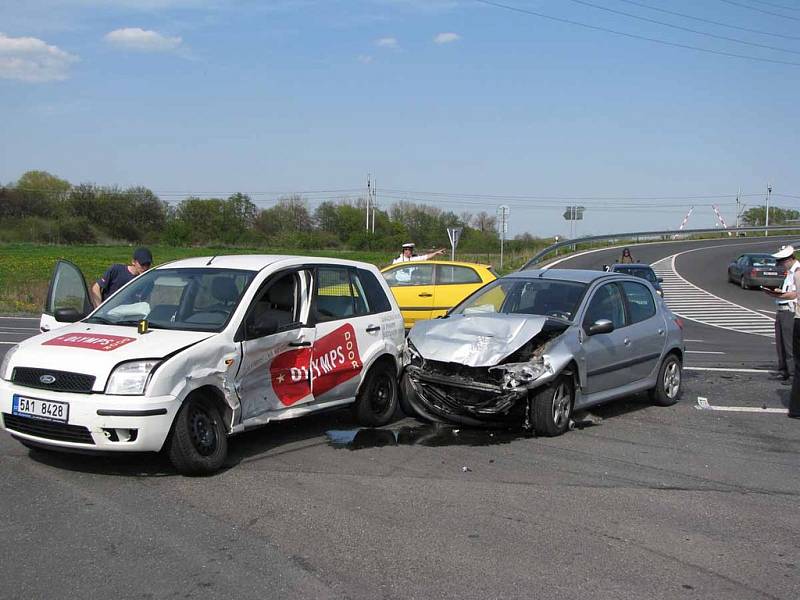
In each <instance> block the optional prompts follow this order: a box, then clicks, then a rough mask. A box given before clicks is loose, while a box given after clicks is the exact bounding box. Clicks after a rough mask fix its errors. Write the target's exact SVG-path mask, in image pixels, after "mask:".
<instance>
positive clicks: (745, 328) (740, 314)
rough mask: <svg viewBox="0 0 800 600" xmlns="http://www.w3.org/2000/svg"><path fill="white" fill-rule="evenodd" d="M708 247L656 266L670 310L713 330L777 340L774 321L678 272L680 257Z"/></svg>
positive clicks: (654, 267)
mask: <svg viewBox="0 0 800 600" xmlns="http://www.w3.org/2000/svg"><path fill="white" fill-rule="evenodd" d="M720 245H721V246H728V245H730V244H720ZM711 247H715V246H711ZM708 248H709V247H708V246H707V247H704V248H694V249H692V250H685V251H683V252H678V253H677V254H673V255H672V256H667V257H666V258H662V259H661V260H659V261H657V262H655V263H653V265H652V267H653V270H654V271H655V272H656V275H658V276H659V277H662V278H663V280H664V282H663V283H662V284H661V286H662V287H663V288H664V301H665V302H666V303H667V306H669V308H670V310H672V312H674V313H675V314H676V315H678V316H680V317H683V318H684V319H690V320H692V321H696V322H698V323H703V324H704V325H709V326H711V327H717V328H719V329H727V330H728V331H737V332H739V333H747V334H750V335H758V336H762V337H770V338H771V337H775V320H774V319H773V318H770V317H767V316H765V315H763V314H761V313H759V312H758V311H755V310H751V309H749V308H745V307H744V306H740V305H739V304H735V303H733V302H731V301H729V300H725V299H723V298H720V297H719V296H716V295H714V294H712V293H711V292H708V291H706V290H704V289H702V288H700V287H698V286H696V285H694V284H693V283H691V282H689V281H687V280H686V279H684V278H683V277H682V276H681V274H680V273H678V270H677V268H676V266H675V262H676V260H677V258H678V257H679V256H681V255H683V254H688V253H690V252H698V251H700V250H707V249H708Z"/></svg>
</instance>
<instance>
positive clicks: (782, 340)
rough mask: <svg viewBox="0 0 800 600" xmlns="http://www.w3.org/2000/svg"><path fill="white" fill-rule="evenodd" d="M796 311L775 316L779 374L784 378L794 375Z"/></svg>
mask: <svg viewBox="0 0 800 600" xmlns="http://www.w3.org/2000/svg"><path fill="white" fill-rule="evenodd" d="M793 345H794V311H793V310H779V311H778V312H777V313H776V314H775V350H777V352H778V372H780V373H781V375H783V376H784V377H792V376H793V375H794V352H793V350H792V346H793Z"/></svg>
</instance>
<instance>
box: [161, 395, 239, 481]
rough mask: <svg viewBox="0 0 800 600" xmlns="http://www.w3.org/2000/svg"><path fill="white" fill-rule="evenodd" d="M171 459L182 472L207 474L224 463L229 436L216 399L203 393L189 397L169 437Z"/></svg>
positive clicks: (179, 412)
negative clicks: (215, 401)
mask: <svg viewBox="0 0 800 600" xmlns="http://www.w3.org/2000/svg"><path fill="white" fill-rule="evenodd" d="M167 454H168V456H169V460H170V462H172V464H173V465H174V466H175V468H176V469H177V470H178V472H179V473H181V474H183V475H206V474H209V473H214V472H215V471H217V470H219V468H220V467H222V465H223V463H224V462H225V458H226V457H227V455H228V436H227V433H226V432H225V427H224V425H223V422H222V417H221V416H220V414H219V410H217V407H216V406H215V405H214V403H213V402H212V401H211V400H209V399H208V398H206V397H204V396H199V395H198V396H190V397H189V398H187V399H186V400H185V401H184V403H183V406H181V409H180V410H179V411H178V414H177V415H176V416H175V423H174V424H173V426H172V433H171V434H170V437H169V440H168V441H167Z"/></svg>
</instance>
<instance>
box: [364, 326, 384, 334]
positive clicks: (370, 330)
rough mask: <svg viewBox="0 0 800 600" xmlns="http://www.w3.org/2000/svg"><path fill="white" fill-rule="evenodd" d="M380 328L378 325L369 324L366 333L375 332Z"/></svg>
mask: <svg viewBox="0 0 800 600" xmlns="http://www.w3.org/2000/svg"><path fill="white" fill-rule="evenodd" d="M380 330H381V326H380V325H370V326H369V327H367V333H375V332H376V331H380Z"/></svg>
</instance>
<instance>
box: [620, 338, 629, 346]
mask: <svg viewBox="0 0 800 600" xmlns="http://www.w3.org/2000/svg"><path fill="white" fill-rule="evenodd" d="M622 343H623V344H625V345H626V346H630V345H631V341H630V340H629V339H628V338H625V339H624V340H622Z"/></svg>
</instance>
